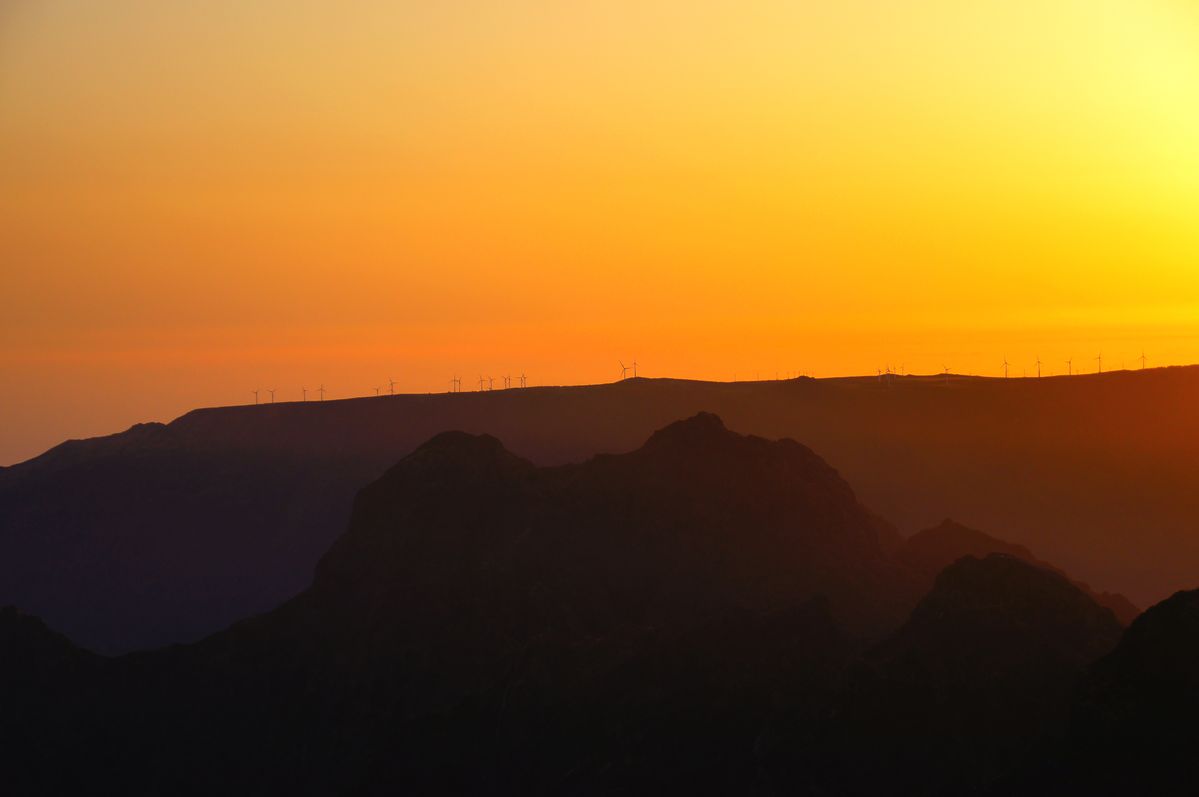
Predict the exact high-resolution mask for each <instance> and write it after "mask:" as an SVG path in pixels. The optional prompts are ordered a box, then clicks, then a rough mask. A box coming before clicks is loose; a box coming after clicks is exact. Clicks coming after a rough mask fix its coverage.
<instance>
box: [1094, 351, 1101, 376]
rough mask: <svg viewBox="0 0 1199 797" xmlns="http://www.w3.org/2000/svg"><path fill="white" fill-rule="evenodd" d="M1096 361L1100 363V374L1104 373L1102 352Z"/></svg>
mask: <svg viewBox="0 0 1199 797" xmlns="http://www.w3.org/2000/svg"><path fill="white" fill-rule="evenodd" d="M1095 359H1096V360H1098V361H1099V373H1103V353H1102V352H1100V354H1099V356H1098V357H1096V358H1095Z"/></svg>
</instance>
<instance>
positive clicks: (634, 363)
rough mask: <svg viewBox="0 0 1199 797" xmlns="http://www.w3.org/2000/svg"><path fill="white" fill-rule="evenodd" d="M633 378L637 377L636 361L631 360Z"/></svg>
mask: <svg viewBox="0 0 1199 797" xmlns="http://www.w3.org/2000/svg"><path fill="white" fill-rule="evenodd" d="M633 378H634V379H636V378H637V361H636V360H633Z"/></svg>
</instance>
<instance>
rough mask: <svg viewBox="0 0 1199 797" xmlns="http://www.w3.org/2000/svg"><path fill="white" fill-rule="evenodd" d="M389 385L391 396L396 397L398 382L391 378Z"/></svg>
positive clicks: (388, 379)
mask: <svg viewBox="0 0 1199 797" xmlns="http://www.w3.org/2000/svg"><path fill="white" fill-rule="evenodd" d="M387 384H388V387H389V388H390V394H391V395H393V396H394V395H395V394H396V381H395V380H394V379H392V378H391V377H390V376H389V377H387Z"/></svg>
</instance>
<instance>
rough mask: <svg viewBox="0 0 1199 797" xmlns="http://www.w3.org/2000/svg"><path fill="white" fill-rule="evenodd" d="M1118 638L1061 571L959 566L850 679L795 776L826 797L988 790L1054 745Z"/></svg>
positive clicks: (1005, 563) (982, 563) (1012, 562)
mask: <svg viewBox="0 0 1199 797" xmlns="http://www.w3.org/2000/svg"><path fill="white" fill-rule="evenodd" d="M1120 633H1121V627H1120V625H1119V623H1117V622H1116V619H1115V617H1114V616H1113V615H1112V613H1111V611H1110V610H1108V609H1105V608H1103V607H1101V606H1099V605H1098V604H1096V603H1095V602H1094V601H1093V600H1092V599H1091V598H1090V597H1089V596H1087V595H1086V594H1085V593H1083V592H1082V591H1081V590H1079V589H1078V588H1077V587H1075V586H1074V585H1072V584H1071V583H1070V582H1069V581H1067V580H1066V579H1065V578H1063V577H1062V576H1061V575H1059V574H1057V573H1055V572H1052V571H1050V570H1046V569H1044V568H1040V567H1037V566H1034V565H1031V564H1028V563H1027V562H1024V561H1022V560H1021V559H1018V558H1015V557H1011V556H1006V555H1003V554H990V555H988V556H986V557H985V558H983V559H977V558H974V557H965V558H963V559H960V560H958V561H957V562H955V563H954V564H952V565H950V566H949V567H948V568H946V569H945V570H944V571H943V572H942V573H941V574H940V575H939V576H937V579H936V585H935V587H934V588H933V590H932V592H930V593H929V594H928V596H927V597H925V598H924V599H923V600H922V601H921V602H920V604H919V605H918V606H917V607H916V609H915V610H914V611H913V612H912V616H911V619H910V620H909V621H908V622H907V623H906V624H905V625H904V627H903V628H902V629H900V630H899V632H898V633H896V635H895V636H894V637H893V638H891V639H889V640H888V641H886V642H884V643H882V644H881V645H880V646H878V647H877V648H876V649H874V650H873V651H871V652H870V653H869V654H868V655H867V656H866V658H865V659H864V660H863V661H862V662H861V663H860V664H859V665H858V666H856V667H855V668H854V669H853V670H852V671H851V673H850V682H849V686H848V687H847V689H846V691H845V693H844V694H843V696H842V697H841V698H840V699H839V700H838V702H837V706H836V710H835V711H834V713H833V714H832V715H831V717H830V719H829V721H828V723H827V725H826V727H825V728H824V729H823V730H822V731H821V732H820V733H819V734H818V735H817V737H816V740H815V742H809V743H808V744H807V745H805V746H802V747H801V748H800V749H799V750H797V751H796V753H797V755H796V757H795V758H794V759H793V760H792V761H791V762H790V764H791V766H792V767H793V768H797V769H798V770H799V776H805V775H807V774H808V773H811V772H815V773H818V774H817V775H816V779H817V782H818V783H819V784H821V786H822V787H823V788H825V789H828V790H829V791H830V792H831V793H845V794H878V793H897V794H965V793H977V792H980V791H983V790H986V789H987V788H989V787H992V786H993V785H994V784H995V783H996V782H998V781H999V779H1000V778H1001V777H1002V776H1003V775H1004V774H1005V773H1007V772H1008V771H1010V770H1012V769H1013V768H1015V767H1016V766H1018V765H1022V764H1023V763H1024V762H1025V761H1026V759H1027V758H1028V757H1029V756H1030V755H1033V754H1034V752H1036V751H1037V750H1038V749H1039V745H1040V744H1041V742H1042V740H1043V739H1045V738H1050V737H1052V736H1053V735H1054V734H1055V733H1060V732H1061V730H1062V729H1063V728H1064V727H1065V724H1066V721H1067V717H1068V712H1069V705H1070V697H1071V694H1072V690H1073V688H1074V686H1075V684H1076V682H1077V679H1078V678H1079V677H1080V676H1081V675H1082V673H1083V672H1084V670H1085V668H1086V667H1087V665H1089V664H1090V663H1091V662H1093V661H1095V660H1096V659H1097V658H1099V657H1100V656H1102V655H1104V654H1105V653H1107V652H1108V651H1110V650H1111V649H1112V647H1113V646H1114V645H1115V644H1116V642H1117V640H1118V639H1119V638H1120Z"/></svg>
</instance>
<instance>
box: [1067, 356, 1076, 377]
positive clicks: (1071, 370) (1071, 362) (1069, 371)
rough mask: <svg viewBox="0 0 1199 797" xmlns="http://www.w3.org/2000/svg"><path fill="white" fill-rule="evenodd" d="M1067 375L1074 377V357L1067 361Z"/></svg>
mask: <svg viewBox="0 0 1199 797" xmlns="http://www.w3.org/2000/svg"><path fill="white" fill-rule="evenodd" d="M1066 375H1067V376H1074V358H1073V357H1071V358H1070V359H1069V360H1066Z"/></svg>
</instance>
